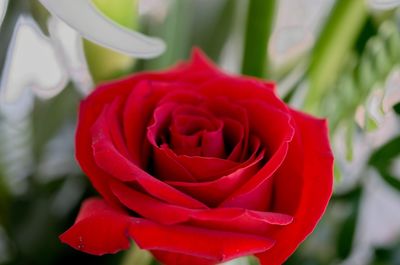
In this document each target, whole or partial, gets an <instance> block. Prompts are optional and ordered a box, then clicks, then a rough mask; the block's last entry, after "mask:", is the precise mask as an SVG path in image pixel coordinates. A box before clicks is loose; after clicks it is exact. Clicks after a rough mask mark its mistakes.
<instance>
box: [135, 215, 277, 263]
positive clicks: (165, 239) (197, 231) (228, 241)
mask: <svg viewBox="0 0 400 265" xmlns="http://www.w3.org/2000/svg"><path fill="white" fill-rule="evenodd" d="M130 234H131V235H132V237H133V238H134V239H135V241H136V243H137V244H138V245H139V247H141V248H143V249H148V250H156V251H160V250H161V251H167V252H172V253H176V254H184V255H189V256H195V257H198V258H203V259H208V260H212V261H214V263H218V262H224V261H227V260H230V259H234V258H237V257H240V256H245V255H249V254H254V253H260V252H264V251H266V250H268V249H270V248H271V247H272V246H273V245H274V241H273V240H271V239H268V238H265V237H259V236H255V235H248V234H243V233H234V232H224V231H217V230H211V229H204V228H198V227H193V226H186V225H158V224H155V223H153V222H150V221H146V220H143V219H136V220H135V225H132V226H131V230H130Z"/></svg>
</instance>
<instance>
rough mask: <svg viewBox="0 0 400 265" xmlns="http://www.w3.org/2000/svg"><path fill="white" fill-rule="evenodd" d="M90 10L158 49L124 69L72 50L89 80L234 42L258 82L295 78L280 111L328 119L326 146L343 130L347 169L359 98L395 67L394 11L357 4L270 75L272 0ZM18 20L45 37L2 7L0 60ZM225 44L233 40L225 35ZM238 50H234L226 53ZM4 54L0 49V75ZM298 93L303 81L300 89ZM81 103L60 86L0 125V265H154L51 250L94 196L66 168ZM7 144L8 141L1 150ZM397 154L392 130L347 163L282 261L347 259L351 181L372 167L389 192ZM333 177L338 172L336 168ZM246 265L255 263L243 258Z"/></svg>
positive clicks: (16, 5)
mask: <svg viewBox="0 0 400 265" xmlns="http://www.w3.org/2000/svg"><path fill="white" fill-rule="evenodd" d="M93 2H94V4H95V5H96V6H97V7H98V8H99V10H100V11H101V12H103V13H104V15H105V16H107V17H109V18H110V19H112V20H114V21H115V22H116V23H119V24H120V25H123V26H125V27H127V28H129V29H140V30H141V31H143V32H145V33H146V34H149V35H154V36H159V37H161V38H162V39H164V40H165V42H166V44H167V47H168V48H167V51H166V52H165V53H164V54H163V55H162V56H160V57H159V58H155V59H152V60H146V61H143V60H138V61H136V62H135V59H134V58H130V57H127V56H125V55H121V54H118V53H116V52H114V51H110V50H108V49H106V48H103V47H100V46H97V45H95V44H93V43H90V42H88V41H84V50H85V56H86V59H87V62H88V66H89V68H90V71H91V74H92V77H93V79H94V80H95V82H101V81H103V80H107V79H110V78H115V77H119V76H121V75H125V74H127V73H130V72H133V71H143V70H155V69H162V68H166V67H169V66H170V65H172V64H175V63H176V62H177V61H179V60H182V59H185V58H187V57H188V56H189V54H190V51H191V49H192V47H193V46H198V47H200V48H202V49H203V50H204V51H205V53H206V54H208V55H209V56H210V57H211V58H212V59H213V60H214V61H216V62H221V61H222V60H223V54H224V49H225V48H226V47H227V45H228V44H230V43H231V42H232V41H234V42H240V44H244V45H238V46H237V47H239V48H237V47H235V48H237V50H235V55H236V54H239V57H240V58H242V61H241V62H242V72H243V73H244V74H248V75H253V76H257V77H266V76H269V74H270V72H273V71H276V72H280V74H279V80H280V81H282V82H280V83H283V81H285V79H289V78H290V77H291V76H292V75H293V73H294V72H296V71H298V68H300V69H301V70H300V72H301V73H300V75H299V77H298V78H297V79H296V80H295V82H292V83H290V85H289V88H288V91H290V93H289V94H288V95H287V97H286V99H288V101H289V102H290V103H291V104H294V102H297V101H300V102H301V103H302V104H300V106H302V107H303V109H305V110H307V111H311V112H313V113H314V114H317V115H319V116H326V117H328V119H329V121H330V129H331V136H332V138H334V137H336V136H337V133H338V132H339V131H340V129H344V131H345V133H344V136H343V138H342V139H341V140H342V141H343V142H344V143H345V144H344V145H345V147H346V148H347V150H346V156H347V160H348V161H351V160H352V159H354V156H355V154H356V152H354V150H353V146H354V142H355V137H360V135H362V136H363V137H365V136H366V135H369V134H370V133H373V132H374V130H378V129H379V128H380V127H379V126H380V124H379V122H377V120H376V113H375V112H376V111H375V112H373V111H371V98H372V97H373V96H374V95H375V94H374V93H375V92H377V91H378V92H379V93H378V94H379V95H382V94H385V92H386V91H385V90H384V87H385V83H386V80H387V79H388V77H389V76H390V74H391V73H393V72H394V71H395V70H398V69H399V62H400V49H399V47H400V15H399V14H398V13H396V11H395V10H389V11H385V12H372V11H371V10H370V9H368V8H367V7H366V4H365V1H364V0H352V1H348V0H338V1H335V2H334V6H333V8H332V10H331V12H330V14H329V15H328V16H327V18H326V20H325V23H324V24H323V27H322V28H321V31H320V34H319V36H317V37H316V41H315V45H314V47H313V48H312V49H311V50H310V51H307V52H305V54H303V55H302V56H301V59H300V60H296V61H295V62H293V63H292V65H291V66H290V67H288V68H286V69H285V70H284V71H278V70H279V69H278V70H277V69H271V67H273V66H272V65H271V64H270V63H269V61H270V58H269V56H268V49H267V46H268V41H269V38H270V35H271V32H272V29H273V26H274V21H275V18H276V10H277V5H278V1H274V0H249V1H243V2H241V1H236V0H220V1H215V0H171V1H170V5H169V7H168V9H167V10H166V14H165V16H164V15H163V14H161V15H160V14H158V16H155V15H154V14H152V13H151V12H150V13H147V14H145V15H143V16H139V13H138V8H137V0H114V1H107V0H93ZM246 5H248V7H247V8H245V7H246ZM161 13H162V12H161ZM242 13H243V14H242ZM21 14H25V15H32V16H33V17H34V19H35V20H36V21H37V22H38V24H39V25H40V27H41V29H42V31H43V32H44V33H47V18H48V16H49V14H48V13H47V11H46V10H45V9H44V8H43V7H42V6H41V5H40V4H39V2H38V1H37V0H32V1H26V0H11V1H10V4H9V7H8V10H7V14H6V17H5V20H4V23H3V25H2V27H1V28H0V51H6V50H7V48H8V46H9V43H10V40H11V36H12V32H13V28H14V26H15V23H16V21H17V18H18V16H19V15H21ZM240 14H242V16H243V19H242V17H241V16H240ZM238 20H239V21H238ZM237 25H243V28H240V26H237ZM242 31H243V32H242ZM238 32H239V34H238ZM236 35H240V36H241V37H240V38H232V36H236ZM242 46H243V50H238V49H241V47H242ZM242 52H243V56H241V54H242ZM5 55H6V53H5V52H0V73H1V72H2V71H1V70H2V68H3V66H4V61H5ZM302 84H306V89H305V92H304V91H302ZM280 85H281V84H280ZM307 88H308V89H307ZM302 93H303V98H301V94H302ZM299 95H300V96H299ZM81 97H82V95H80V94H79V93H78V92H77V90H76V89H75V88H74V85H73V84H71V83H70V84H68V86H67V87H66V89H65V90H64V91H63V92H62V93H60V94H59V95H57V96H56V97H54V98H52V99H50V100H47V101H44V100H40V99H35V101H34V104H33V106H32V111H31V112H30V113H29V114H28V115H27V117H24V119H23V121H11V122H10V121H8V120H7V117H4V115H2V116H1V117H0V122H1V123H0V125H1V128H0V153H1V156H0V264H9V265H35V264H38V265H39V264H40V265H50V264H58V265H60V264H61V265H64V264H65V265H66V264H73V263H79V264H98V265H106V264H122V265H129V264H137V265H139V264H141V265H143V264H157V263H156V262H155V261H152V260H151V259H150V256H149V255H148V253H147V252H143V251H139V250H138V248H136V247H135V246H133V247H132V249H131V250H130V251H127V252H126V253H119V254H117V255H107V256H104V257H95V256H90V255H86V254H83V253H80V252H77V251H75V250H73V249H71V248H70V247H68V246H66V245H62V244H61V243H60V242H59V241H58V239H57V238H58V235H60V233H62V232H64V231H65V230H66V229H67V228H68V227H69V226H70V224H72V223H73V222H74V219H75V217H76V215H77V213H78V211H79V205H80V203H81V202H82V201H83V200H84V198H87V197H89V196H93V195H95V194H96V192H95V191H94V190H93V189H92V187H91V185H90V184H89V183H88V180H87V179H86V178H85V177H84V176H83V175H82V173H81V172H80V170H79V168H78V166H77V165H76V163H75V161H74V154H73V153H74V151H73V141H74V140H73V133H72V134H71V133H70V132H73V130H74V125H75V123H76V115H77V106H78V103H79V100H80V99H81ZM299 98H300V100H299ZM378 99H379V100H378V108H377V110H378V111H377V112H378V114H379V115H381V116H385V115H386V114H387V113H385V111H383V108H382V106H381V105H382V97H379V98H378ZM391 107H392V108H391V109H390V110H389V111H392V110H393V111H394V112H395V113H398V114H400V102H399V103H397V104H394V105H393V106H391ZM360 109H364V110H365V111H364V113H363V117H362V119H361V120H362V121H363V124H360V122H359V121H356V120H355V116H356V113H357V111H358V110H360ZM16 123H18V124H19V126H18V128H15V124H16ZM60 139H61V141H60ZM365 139H366V138H365ZM9 142H12V143H13V144H15V146H13V148H11V149H10V148H9ZM60 143H61V144H60ZM399 147H400V132H396V133H395V135H394V136H393V137H392V138H391V139H389V140H388V141H386V142H385V143H384V144H383V145H381V146H378V147H374V148H373V150H369V152H370V153H368V154H367V157H368V159H367V161H366V162H365V163H363V164H360V165H359V167H362V170H360V172H361V173H359V175H360V176H359V179H358V180H357V181H355V184H353V186H351V187H349V188H348V189H347V190H345V191H344V192H341V193H337V194H335V195H334V196H333V198H332V201H331V204H330V206H329V208H328V210H327V213H326V215H325V216H324V218H323V220H322V221H321V222H320V224H319V225H318V227H317V229H316V231H315V233H313V235H311V236H310V237H309V238H308V239H307V240H306V242H305V243H304V244H303V245H302V246H301V247H300V248H299V250H298V251H296V253H295V254H294V255H293V256H292V257H291V258H290V259H289V260H288V261H287V262H286V264H288V265H294V264H296V265H297V264H307V265H323V264H340V262H342V261H344V260H346V259H347V258H349V257H350V256H351V254H352V251H353V250H354V244H355V242H356V241H355V236H356V234H357V224H358V222H359V221H360V219H359V218H360V207H361V203H362V200H363V198H364V196H366V190H365V187H364V182H365V176H364V175H363V174H366V172H367V171H368V170H371V168H372V169H373V170H375V171H376V172H378V175H379V176H380V177H382V179H383V180H384V181H385V183H386V184H387V185H388V186H389V187H391V188H392V189H394V190H397V191H399V190H400V176H399V175H400V172H396V171H395V170H394V168H396V167H395V166H394V165H395V164H396V163H398V159H399V158H400V148H399ZM334 148H335V146H334ZM9 150H12V151H10V152H9ZM21 170H22V171H21ZM336 170H337V171H338V172H340V171H341V168H340V166H338V165H337V167H336ZM21 172H22V173H21ZM343 178H344V179H345V178H346V176H343ZM339 184H340V183H339ZM372 256H373V257H372V261H371V265H389V264H400V258H399V257H400V245H399V242H395V243H393V244H391V245H388V246H379V247H376V248H375V249H374V251H373V253H372ZM249 262H250V264H256V261H255V259H254V258H251V259H250V261H249Z"/></svg>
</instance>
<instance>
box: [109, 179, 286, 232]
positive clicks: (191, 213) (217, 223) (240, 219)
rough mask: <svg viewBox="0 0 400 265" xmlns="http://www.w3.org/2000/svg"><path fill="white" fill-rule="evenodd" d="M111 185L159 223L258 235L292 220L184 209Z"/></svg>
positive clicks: (245, 212)
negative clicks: (188, 224) (192, 225)
mask: <svg viewBox="0 0 400 265" xmlns="http://www.w3.org/2000/svg"><path fill="white" fill-rule="evenodd" d="M111 187H112V190H113V192H114V194H115V195H116V196H117V197H118V199H119V200H120V201H121V203H122V204H124V205H125V206H126V207H128V208H129V209H130V210H133V211H135V212H136V213H138V214H139V215H140V216H142V217H145V218H146V219H149V220H152V221H155V222H157V223H160V224H166V225H173V224H180V223H187V222H189V223H190V224H195V225H196V227H202V228H209V229H217V230H221V231H231V232H242V233H250V234H254V235H260V234H265V232H266V231H268V230H270V229H272V228H273V226H277V225H278V226H282V225H288V224H289V223H291V222H292V217H291V216H288V215H285V214H280V213H273V212H257V211H251V210H247V209H241V208H216V209H204V210H199V209H188V208H184V207H179V206H174V205H169V204H166V203H163V202H161V201H159V200H156V199H154V198H151V197H149V196H148V195H146V194H142V193H140V192H137V191H135V190H134V189H132V188H129V187H127V186H125V185H124V184H121V183H118V182H114V183H113V184H112V186H111Z"/></svg>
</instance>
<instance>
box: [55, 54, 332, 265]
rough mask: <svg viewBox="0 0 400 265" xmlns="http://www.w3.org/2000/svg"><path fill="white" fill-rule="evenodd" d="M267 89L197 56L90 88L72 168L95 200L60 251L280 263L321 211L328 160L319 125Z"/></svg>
mask: <svg viewBox="0 0 400 265" xmlns="http://www.w3.org/2000/svg"><path fill="white" fill-rule="evenodd" d="M274 86H275V85H274V84H273V83H265V82H263V81H261V80H256V79H252V78H246V77H233V76H229V75H226V74H224V73H222V72H220V71H219V70H218V69H216V68H215V67H214V66H213V65H211V64H210V63H209V62H208V61H207V59H205V58H204V56H203V55H202V54H201V53H200V52H198V51H197V52H195V54H194V56H193V59H192V61H191V62H189V63H183V64H180V65H178V66H177V67H175V68H174V69H171V70H169V71H166V72H157V73H140V74H136V75H133V76H131V77H128V78H127V79H124V80H120V81H115V82H111V83H109V84H105V85H102V86H100V87H99V88H97V89H96V90H95V91H94V92H93V93H92V94H91V95H90V96H89V97H88V98H87V99H85V100H84V101H83V102H82V104H81V107H80V114H79V123H78V129H77V134H76V157H77V159H78V161H79V163H80V165H81V167H82V169H83V171H84V172H85V173H86V174H87V175H88V177H89V178H90V180H91V182H92V183H93V185H94V187H95V188H96V189H97V191H98V192H99V193H100V194H101V196H102V197H103V199H89V200H88V201H86V202H85V203H84V204H83V206H82V209H81V211H80V213H79V216H78V218H77V221H76V223H75V224H74V225H73V226H72V227H71V228H70V229H69V230H68V231H66V232H65V233H64V234H63V235H61V237H60V238H61V240H62V241H63V242H65V243H67V244H69V245H70V246H72V247H74V248H76V249H78V250H81V251H84V252H87V253H91V254H96V255H102V254H105V253H115V252H117V251H120V250H122V249H127V248H128V247H129V245H130V239H133V240H134V241H135V242H136V243H137V244H138V245H139V246H140V247H141V248H143V249H148V250H150V251H151V252H152V253H153V254H154V256H155V257H156V258H157V259H158V260H160V261H161V262H163V263H164V264H172V265H180V264H182V265H187V264H191V265H196V264H215V263H218V262H223V261H227V260H230V259H233V258H236V257H240V256H244V255H251V254H255V255H256V256H257V257H258V258H259V260H260V262H261V264H281V263H283V262H284V261H285V260H286V259H287V258H288V256H289V255H290V254H291V253H292V252H293V251H294V250H295V249H296V247H297V246H298V245H299V244H300V243H301V241H303V240H304V238H305V237H306V236H307V235H308V234H309V233H311V231H312V230H313V229H314V227H315V225H316V223H317V222H318V220H319V219H320V218H321V216H322V214H323V212H324V210H325V208H326V206H327V203H328V200H329V198H330V196H331V192H332V180H333V177H332V162H333V157H332V153H331V150H330V147H329V141H328V135H327V130H326V123H325V121H323V120H319V119H316V118H313V117H311V116H308V115H306V114H303V113H301V112H298V111H295V110H293V109H290V108H289V107H288V106H286V105H285V104H284V103H283V102H282V101H281V100H280V99H279V98H277V96H276V94H275V92H274Z"/></svg>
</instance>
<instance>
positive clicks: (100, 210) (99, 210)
mask: <svg viewBox="0 0 400 265" xmlns="http://www.w3.org/2000/svg"><path fill="white" fill-rule="evenodd" d="M130 222H131V221H130V218H129V216H127V215H125V214H123V212H120V211H117V210H115V209H112V208H111V207H109V206H108V205H107V204H106V203H105V202H104V201H103V200H101V199H88V200H86V201H85V202H84V203H83V204H82V208H81V210H80V212H79V215H78V218H77V220H76V222H75V224H74V225H73V226H72V227H71V228H70V229H68V230H67V231H66V232H65V233H63V234H62V235H61V236H60V240H61V241H62V242H63V243H66V244H68V245H70V246H71V247H73V248H75V249H77V250H79V251H83V252H86V253H90V254H94V255H103V254H108V253H116V252H118V251H120V250H124V249H128V248H129V246H130V241H129V236H128V231H129V226H130Z"/></svg>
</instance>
